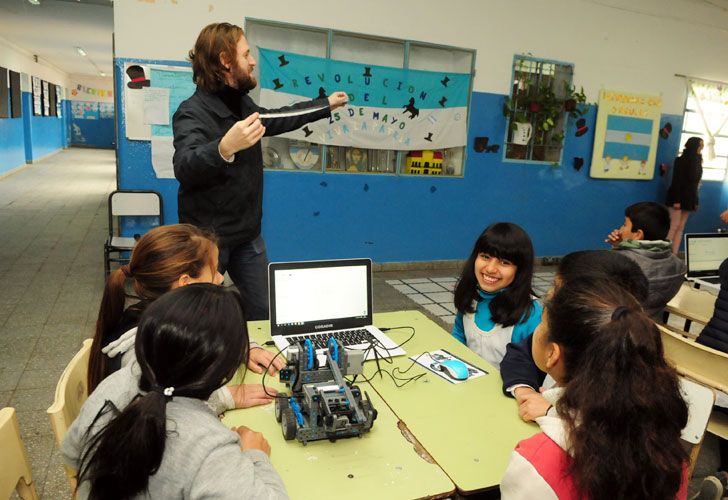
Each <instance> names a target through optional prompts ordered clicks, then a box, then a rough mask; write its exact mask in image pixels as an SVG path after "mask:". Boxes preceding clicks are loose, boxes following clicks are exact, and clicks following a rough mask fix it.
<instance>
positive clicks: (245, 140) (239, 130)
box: [219, 113, 265, 158]
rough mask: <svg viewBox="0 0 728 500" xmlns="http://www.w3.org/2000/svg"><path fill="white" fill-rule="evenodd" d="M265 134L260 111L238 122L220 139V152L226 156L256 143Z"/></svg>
mask: <svg viewBox="0 0 728 500" xmlns="http://www.w3.org/2000/svg"><path fill="white" fill-rule="evenodd" d="M263 134H265V127H264V126H263V124H262V123H261V122H260V118H259V115H258V113H253V114H252V115H250V116H248V117H247V118H245V119H244V120H240V121H239V122H236V123H235V125H233V126H232V127H230V130H228V131H227V133H226V134H225V135H224V136H223V137H222V139H220V146H219V148H220V154H221V155H222V156H224V157H225V158H230V157H231V156H232V155H234V154H235V153H237V152H238V151H242V150H243V149H248V148H249V147H251V146H253V145H255V144H256V143H257V142H258V141H259V140H260V139H261V138H262V137H263Z"/></svg>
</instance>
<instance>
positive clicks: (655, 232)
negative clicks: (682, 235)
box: [624, 201, 670, 240]
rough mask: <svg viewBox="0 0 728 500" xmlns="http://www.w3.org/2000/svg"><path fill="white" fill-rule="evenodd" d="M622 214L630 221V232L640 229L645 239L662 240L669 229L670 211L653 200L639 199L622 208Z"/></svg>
mask: <svg viewBox="0 0 728 500" xmlns="http://www.w3.org/2000/svg"><path fill="white" fill-rule="evenodd" d="M624 215H625V216H626V217H629V220H630V221H632V232H635V233H636V232H637V231H639V230H640V229H641V230H642V232H643V233H644V235H645V238H644V239H646V240H664V239H665V238H667V233H668V231H670V212H668V211H667V208H666V207H665V206H664V205H661V204H659V203H655V202H654V201H641V202H639V203H635V204H633V205H630V206H628V207H627V208H625V209H624Z"/></svg>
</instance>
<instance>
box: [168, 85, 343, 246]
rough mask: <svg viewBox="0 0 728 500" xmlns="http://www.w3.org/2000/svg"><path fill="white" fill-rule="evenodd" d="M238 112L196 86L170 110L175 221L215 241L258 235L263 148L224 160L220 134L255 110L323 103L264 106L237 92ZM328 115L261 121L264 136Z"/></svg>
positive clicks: (236, 240) (323, 102)
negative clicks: (208, 234) (176, 188)
mask: <svg viewBox="0 0 728 500" xmlns="http://www.w3.org/2000/svg"><path fill="white" fill-rule="evenodd" d="M241 98H242V103H241V114H240V116H235V114H234V113H233V112H232V111H231V110H230V109H229V108H228V106H226V105H225V103H224V102H223V100H222V99H221V98H220V97H219V96H218V95H216V94H210V93H208V92H205V91H203V90H201V89H199V88H198V89H197V91H196V92H195V93H194V94H193V95H192V96H191V97H190V98H189V99H187V100H186V101H184V102H183V103H182V104H180V106H179V109H177V112H176V113H175V114H174V119H173V120H174V121H173V128H174V157H173V160H172V163H173V165H174V176H175V177H176V178H177V180H178V181H179V191H178V194H177V201H178V213H179V221H180V222H184V223H189V224H193V225H195V226H198V227H201V228H204V229H207V230H212V231H214V232H215V234H216V235H217V237H218V239H219V240H220V245H221V246H232V245H237V244H240V243H245V242H248V241H252V240H254V239H255V238H257V237H258V235H259V234H260V225H261V219H262V216H263V153H262V148H261V146H260V142H258V143H257V144H255V145H254V146H252V147H250V148H248V149H245V150H243V151H238V152H237V153H236V154H235V160H234V161H233V162H232V163H227V162H225V160H223V159H222V157H221V156H220V153H219V151H218V145H219V144H220V139H222V137H223V136H224V135H225V133H226V132H227V131H228V130H229V129H230V127H232V126H233V125H234V124H235V122H237V121H238V120H240V119H244V118H246V117H247V116H250V115H251V114H253V113H255V112H259V113H261V114H263V113H269V112H282V111H289V110H293V109H305V108H314V107H318V106H323V105H327V104H328V100H327V99H325V98H322V99H316V100H314V101H306V102H301V103H298V104H295V105H293V106H289V107H285V108H280V109H274V110H267V109H264V108H261V107H259V106H258V105H257V104H255V103H254V102H253V100H252V99H251V98H250V96H248V95H247V94H244V95H242V96H241ZM330 115H331V111H330V110H329V108H328V106H327V107H326V108H324V109H322V110H320V111H315V112H312V113H309V114H304V115H300V116H293V117H283V118H272V119H265V120H262V122H263V125H264V126H265V128H266V130H265V135H266V136H270V135H278V134H283V133H285V132H290V131H291V130H296V129H297V128H299V127H302V126H303V125H305V124H306V123H309V122H312V121H315V120H319V119H321V118H325V117H327V116H330Z"/></svg>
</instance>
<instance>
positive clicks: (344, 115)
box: [259, 48, 470, 150]
mask: <svg viewBox="0 0 728 500" xmlns="http://www.w3.org/2000/svg"><path fill="white" fill-rule="evenodd" d="M259 54H260V75H261V76H260V80H261V81H260V87H261V92H260V105H261V106H263V107H265V108H279V107H282V106H289V105H291V104H293V103H296V102H300V101H304V100H308V99H315V98H317V97H320V96H323V95H328V94H331V93H333V92H336V91H344V92H346V93H347V94H349V103H348V104H347V105H346V106H344V107H343V108H340V109H337V110H336V111H334V112H333V114H332V116H331V118H330V119H328V120H319V121H317V122H314V123H310V124H308V125H306V126H305V127H303V128H301V129H299V130H296V131H294V132H289V133H287V134H282V135H283V137H289V138H292V139H300V140H305V141H308V142H314V143H320V144H328V145H334V146H355V147H361V148H372V149H396V150H420V149H441V148H452V147H458V146H464V145H465V143H466V142H467V129H466V125H467V111H468V109H467V105H468V92H469V89H470V75H469V74H467V73H440V72H433V71H421V70H412V69H402V68H395V67H389V66H376V65H366V64H359V63H352V62H346V61H337V60H333V59H324V58H319V57H312V56H304V55H300V54H294V53H291V52H281V51H278V50H270V49H264V48H260V49H259Z"/></svg>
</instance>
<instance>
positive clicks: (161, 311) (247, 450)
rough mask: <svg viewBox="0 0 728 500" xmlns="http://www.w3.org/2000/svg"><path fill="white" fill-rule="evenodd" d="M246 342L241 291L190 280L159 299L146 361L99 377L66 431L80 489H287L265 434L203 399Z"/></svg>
mask: <svg viewBox="0 0 728 500" xmlns="http://www.w3.org/2000/svg"><path fill="white" fill-rule="evenodd" d="M247 346H248V332H247V327H246V323H245V318H244V316H243V312H242V309H241V304H240V297H239V295H238V294H237V293H236V292H233V291H229V290H227V289H225V288H222V287H220V286H216V285H213V284H192V285H189V286H185V287H181V288H178V289H175V290H172V291H170V292H168V293H166V294H164V295H163V296H161V297H160V298H158V299H157V300H155V301H154V302H153V303H151V304H150V305H149V306H148V307H147V308H146V309H145V311H144V313H143V314H142V317H141V320H140V323H139V329H138V332H137V335H136V344H135V351H136V359H137V360H138V364H136V363H133V364H131V365H128V366H126V367H123V368H122V369H121V370H119V371H117V372H115V373H113V374H112V375H111V376H109V377H107V378H106V379H105V380H104V381H103V382H101V384H100V385H99V386H98V387H97V389H96V390H95V391H94V392H93V393H92V394H91V396H90V397H89V399H88V400H87V401H86V402H85V403H84V405H83V407H82V409H81V412H80V414H79V416H78V418H77V419H76V420H75V421H74V423H73V425H72V426H71V428H70V429H69V431H68V433H67V435H66V438H65V439H64V442H63V445H62V452H63V455H64V458H65V460H66V461H67V463H68V464H69V465H71V466H72V467H74V468H76V470H78V471H79V474H78V496H79V498H82V499H84V498H92V499H105V500H106V499H126V498H136V497H140V496H149V497H151V498H198V497H205V498H260V497H266V498H268V497H273V498H278V497H280V498H287V496H286V492H285V488H284V486H283V483H282V481H281V479H280V477H279V476H278V474H277V473H276V472H275V470H274V469H273V466H272V465H271V463H270V461H269V460H268V455H269V454H270V447H269V446H268V443H267V441H266V440H265V438H263V437H262V435H260V434H259V433H255V432H253V431H251V430H250V429H247V428H245V427H241V428H238V429H233V430H230V429H228V428H226V427H225V426H224V425H223V424H222V423H221V422H220V421H219V419H218V418H217V415H216V414H215V413H214V412H213V411H212V409H211V408H210V407H208V406H207V404H206V403H205V400H207V398H209V397H210V394H211V393H212V392H213V391H215V390H216V389H218V388H219V387H220V386H221V385H223V384H225V383H226V382H228V381H229V380H230V379H231V378H232V377H233V375H234V374H235V372H236V371H237V369H238V368H239V367H240V366H241V365H242V364H244V363H246V361H247V357H248V348H247ZM119 409H120V410H121V411H119Z"/></svg>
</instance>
